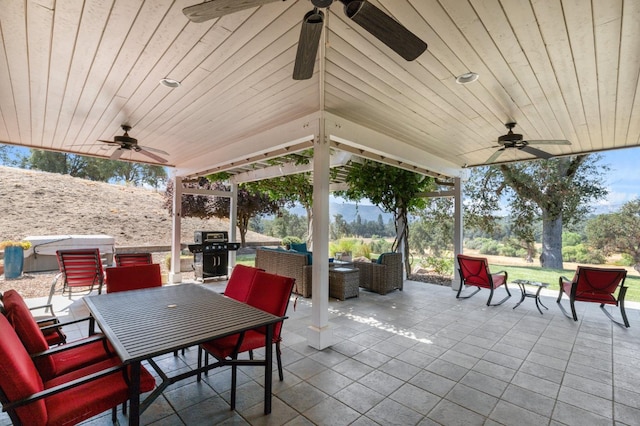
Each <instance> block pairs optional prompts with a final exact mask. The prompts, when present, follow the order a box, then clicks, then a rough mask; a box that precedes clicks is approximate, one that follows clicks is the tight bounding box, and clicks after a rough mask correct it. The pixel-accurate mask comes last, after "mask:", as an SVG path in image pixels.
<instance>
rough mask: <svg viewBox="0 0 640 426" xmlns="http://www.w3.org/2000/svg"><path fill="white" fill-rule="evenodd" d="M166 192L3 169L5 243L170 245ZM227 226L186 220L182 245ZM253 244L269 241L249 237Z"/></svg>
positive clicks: (0, 231) (0, 207)
mask: <svg viewBox="0 0 640 426" xmlns="http://www.w3.org/2000/svg"><path fill="white" fill-rule="evenodd" d="M162 204H163V197H162V193H161V192H157V191H154V190H150V189H144V188H137V187H129V186H122V185H111V184H108V183H103V182H92V181H87V180H84V179H80V178H74V177H71V176H66V175H60V174H55V173H47V172H40V171H34V170H23V169H18V168H11V167H2V166H0V241H3V240H21V239H23V238H24V237H26V236H29V235H68V234H78V235H95V234H106V235H111V236H113V237H115V239H116V246H140V245H170V244H171V217H170V216H169V213H168V212H167V210H165V209H164V208H163V207H162ZM228 228H229V225H228V221H224V220H219V219H211V220H201V219H193V218H183V219H182V235H181V241H182V242H183V243H189V242H191V241H193V232H194V231H195V230H198V229H200V230H222V231H225V230H227V229H228ZM247 240H248V241H260V240H264V237H263V236H261V235H259V234H256V233H252V232H249V233H248V235H247Z"/></svg>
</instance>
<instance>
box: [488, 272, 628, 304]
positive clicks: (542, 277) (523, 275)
mask: <svg viewBox="0 0 640 426" xmlns="http://www.w3.org/2000/svg"><path fill="white" fill-rule="evenodd" d="M489 269H490V270H491V272H493V273H496V272H497V271H507V274H509V282H511V281H513V280H517V279H521V280H529V281H540V282H543V283H549V288H550V289H552V290H558V291H560V287H559V286H558V278H559V277H560V276H564V277H567V278H568V279H571V278H573V274H574V273H575V269H564V270H563V271H562V272H560V271H558V270H556V269H546V268H540V267H533V266H531V267H527V266H506V265H491V264H490V265H489ZM624 282H625V285H626V286H627V287H628V289H627V295H626V297H625V300H632V301H634V302H640V277H636V276H629V275H627V278H626V280H625V281H624Z"/></svg>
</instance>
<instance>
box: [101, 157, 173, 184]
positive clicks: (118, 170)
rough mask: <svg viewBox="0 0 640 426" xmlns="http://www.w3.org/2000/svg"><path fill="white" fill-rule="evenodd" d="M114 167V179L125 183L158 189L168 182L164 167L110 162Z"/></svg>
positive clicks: (127, 162)
mask: <svg viewBox="0 0 640 426" xmlns="http://www.w3.org/2000/svg"><path fill="white" fill-rule="evenodd" d="M110 162H111V163H112V164H111V166H112V167H113V170H112V172H111V174H112V176H113V177H112V179H114V180H116V181H124V182H126V183H128V184H132V185H136V186H141V185H144V184H146V185H150V186H153V187H154V188H156V189H157V188H158V187H159V186H160V185H161V184H162V183H164V182H166V179H167V172H166V171H165V169H164V167H162V166H154V165H149V164H142V163H132V162H129V161H110Z"/></svg>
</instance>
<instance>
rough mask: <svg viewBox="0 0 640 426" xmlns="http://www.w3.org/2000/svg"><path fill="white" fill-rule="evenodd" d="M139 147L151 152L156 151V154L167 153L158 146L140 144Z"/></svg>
mask: <svg viewBox="0 0 640 426" xmlns="http://www.w3.org/2000/svg"><path fill="white" fill-rule="evenodd" d="M140 148H142V149H144V150H146V151H151V152H157V153H158V154H162V155H169V153H168V152H166V151H163V150H161V149H158V148H151V147H150V146H140Z"/></svg>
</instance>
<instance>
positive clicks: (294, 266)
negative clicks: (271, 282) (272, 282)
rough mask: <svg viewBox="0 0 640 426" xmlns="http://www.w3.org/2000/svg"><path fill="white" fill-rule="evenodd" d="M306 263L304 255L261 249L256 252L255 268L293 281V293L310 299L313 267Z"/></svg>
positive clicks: (306, 258) (306, 259)
mask: <svg viewBox="0 0 640 426" xmlns="http://www.w3.org/2000/svg"><path fill="white" fill-rule="evenodd" d="M308 263H309V261H308V257H307V255H306V254H302V253H295V252H290V251H285V250H273V249H261V248H259V249H257V250H256V262H255V266H256V268H259V269H262V270H264V271H266V272H269V273H272V274H278V275H282V276H284V277H291V278H293V279H295V280H296V283H295V285H294V287H293V292H294V293H296V294H299V295H301V296H302V297H311V276H312V272H313V266H312V265H309V264H308Z"/></svg>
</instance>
